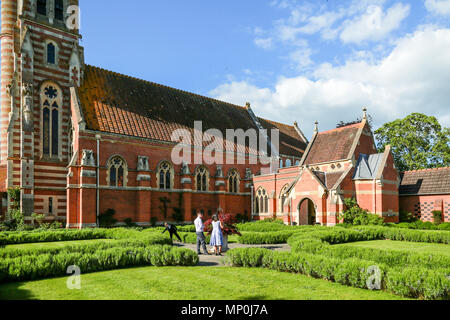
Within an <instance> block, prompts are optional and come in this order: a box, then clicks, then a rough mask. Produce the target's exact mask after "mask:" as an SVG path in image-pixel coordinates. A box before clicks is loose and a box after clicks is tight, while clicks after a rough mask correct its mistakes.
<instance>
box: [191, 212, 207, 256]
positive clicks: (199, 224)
mask: <svg viewBox="0 0 450 320" xmlns="http://www.w3.org/2000/svg"><path fill="white" fill-rule="evenodd" d="M194 225H195V233H196V234H197V253H198V254H202V253H201V251H200V246H201V247H203V252H204V253H205V254H206V255H209V253H208V249H206V238H205V234H204V232H203V231H204V229H205V226H204V225H203V213H201V212H200V211H197V219H195V221H194Z"/></svg>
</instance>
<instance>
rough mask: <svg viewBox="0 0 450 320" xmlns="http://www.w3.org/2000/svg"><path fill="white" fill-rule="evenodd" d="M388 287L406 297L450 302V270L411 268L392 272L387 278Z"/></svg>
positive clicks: (389, 289)
mask: <svg viewBox="0 0 450 320" xmlns="http://www.w3.org/2000/svg"><path fill="white" fill-rule="evenodd" d="M386 287H387V290H388V291H391V292H392V293H395V294H398V295H401V296H405V297H412V298H423V299H428V300H448V299H449V298H450V295H449V291H450V277H449V269H448V268H447V269H434V270H430V269H425V268H421V267H410V268H401V269H394V270H390V271H389V272H388V274H387V277H386Z"/></svg>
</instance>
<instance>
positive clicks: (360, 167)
mask: <svg viewBox="0 0 450 320" xmlns="http://www.w3.org/2000/svg"><path fill="white" fill-rule="evenodd" d="M383 155H384V154H383V153H378V154H371V155H367V154H360V156H359V159H358V162H357V164H356V170H355V174H354V176H353V179H354V180H373V179H375V178H376V174H377V172H378V169H379V168H380V165H381V163H382V161H383Z"/></svg>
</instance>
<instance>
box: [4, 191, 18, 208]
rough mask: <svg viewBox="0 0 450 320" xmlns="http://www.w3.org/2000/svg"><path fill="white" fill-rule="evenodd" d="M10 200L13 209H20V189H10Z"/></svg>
mask: <svg viewBox="0 0 450 320" xmlns="http://www.w3.org/2000/svg"><path fill="white" fill-rule="evenodd" d="M7 192H8V198H9V201H10V202H11V205H12V207H13V209H19V208H20V188H8V190H7Z"/></svg>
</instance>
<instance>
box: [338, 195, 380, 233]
mask: <svg viewBox="0 0 450 320" xmlns="http://www.w3.org/2000/svg"><path fill="white" fill-rule="evenodd" d="M344 204H345V207H346V208H347V209H346V210H344V212H343V213H342V214H341V215H340V217H339V219H343V220H344V223H345V224H350V225H355V226H361V225H383V224H384V220H383V218H382V217H380V216H378V215H376V214H371V213H369V211H367V210H364V209H362V208H361V207H360V206H359V205H358V202H357V201H356V200H355V199H353V198H347V199H345V200H344Z"/></svg>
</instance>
